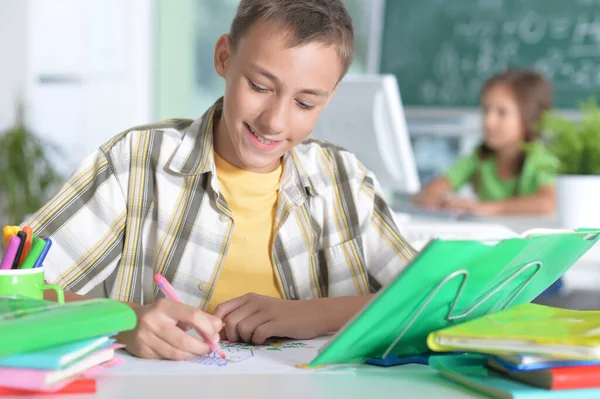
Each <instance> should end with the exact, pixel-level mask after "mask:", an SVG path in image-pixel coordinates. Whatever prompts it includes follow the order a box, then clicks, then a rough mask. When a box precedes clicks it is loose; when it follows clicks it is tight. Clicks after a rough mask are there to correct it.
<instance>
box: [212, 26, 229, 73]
mask: <svg viewBox="0 0 600 399" xmlns="http://www.w3.org/2000/svg"><path fill="white" fill-rule="evenodd" d="M232 54H233V48H232V46H231V37H230V36H229V35H228V34H227V33H224V34H222V35H221V37H219V40H217V44H216V45H215V56H214V63H215V71H217V73H218V74H219V76H221V77H222V78H224V77H225V72H226V71H227V64H228V61H229V59H230V58H231V56H232Z"/></svg>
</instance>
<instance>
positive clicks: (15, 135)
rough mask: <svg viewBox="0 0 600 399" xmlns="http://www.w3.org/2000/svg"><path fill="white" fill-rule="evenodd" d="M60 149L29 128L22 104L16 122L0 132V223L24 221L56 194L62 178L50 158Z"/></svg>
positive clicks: (18, 108)
mask: <svg viewBox="0 0 600 399" xmlns="http://www.w3.org/2000/svg"><path fill="white" fill-rule="evenodd" d="M58 151H59V150H58V148H57V147H56V146H55V145H53V144H51V143H49V142H47V141H46V140H42V139H41V138H39V137H38V136H36V135H35V134H34V133H33V132H31V131H30V130H29V129H28V128H27V126H26V124H25V117H24V112H23V106H22V105H19V106H18V107H17V118H16V122H15V125H14V126H13V127H11V128H9V129H8V130H6V131H4V132H0V222H2V223H3V224H4V223H8V224H18V223H21V222H22V221H23V220H24V219H25V217H26V216H27V215H29V214H31V213H33V212H35V211H37V210H38V209H39V208H41V207H42V206H43V205H44V203H45V202H46V201H47V200H48V199H49V197H50V196H51V195H52V194H53V193H54V191H55V190H56V188H57V187H58V185H59V184H60V183H62V181H63V179H62V176H61V175H60V173H59V172H58V171H57V170H56V168H55V167H54V165H53V162H52V161H51V159H50V157H51V153H52V152H54V153H55V155H58V154H59V152H58ZM55 159H56V158H55ZM2 219H4V220H2Z"/></svg>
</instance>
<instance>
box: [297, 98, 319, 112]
mask: <svg viewBox="0 0 600 399" xmlns="http://www.w3.org/2000/svg"><path fill="white" fill-rule="evenodd" d="M296 104H298V106H299V107H300V108H302V109H304V110H307V111H310V110H311V109H313V108H314V107H315V106H314V105H310V104H307V103H303V102H302V101H298V100H296Z"/></svg>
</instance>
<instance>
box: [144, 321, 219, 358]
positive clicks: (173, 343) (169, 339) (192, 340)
mask: <svg viewBox="0 0 600 399" xmlns="http://www.w3.org/2000/svg"><path fill="white" fill-rule="evenodd" d="M154 334H155V335H156V337H157V338H158V339H160V340H161V341H163V342H164V343H165V344H167V345H168V346H169V347H170V348H169V347H166V346H165V345H162V344H161V345H158V344H157V347H156V348H153V349H154V350H155V351H156V352H157V353H159V354H160V355H163V352H168V353H171V354H172V355H173V356H177V357H178V358H172V357H165V358H168V359H173V360H183V358H182V356H185V358H189V357H190V356H189V355H191V357H192V358H193V357H194V356H202V355H205V354H207V353H208V352H210V348H209V347H208V345H207V344H206V343H205V342H204V341H203V340H201V339H200V338H198V337H194V336H193V335H190V334H188V333H186V332H184V331H183V330H181V329H180V328H179V327H177V326H165V327H164V328H162V329H161V330H160V331H157V332H155V333H154ZM211 336H212V335H211ZM161 349H162V351H163V352H158V351H159V350H161ZM173 349H175V350H176V351H177V352H175V351H173ZM178 352H185V353H186V354H187V355H185V354H182V353H178Z"/></svg>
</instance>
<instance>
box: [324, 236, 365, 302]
mask: <svg viewBox="0 0 600 399" xmlns="http://www.w3.org/2000/svg"><path fill="white" fill-rule="evenodd" d="M316 256H317V260H318V265H319V272H320V273H321V275H322V276H323V277H324V280H325V281H326V285H327V290H328V292H327V296H330V297H331V296H343V295H358V294H362V293H364V292H363V291H365V286H364V283H365V281H366V276H365V260H364V252H363V247H362V238H361V237H360V236H359V237H355V238H353V239H351V240H348V241H345V242H343V243H341V244H338V245H334V246H332V247H327V248H323V249H322V250H320V251H317V254H316ZM357 290H358V291H357ZM366 292H368V289H367V290H366Z"/></svg>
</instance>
